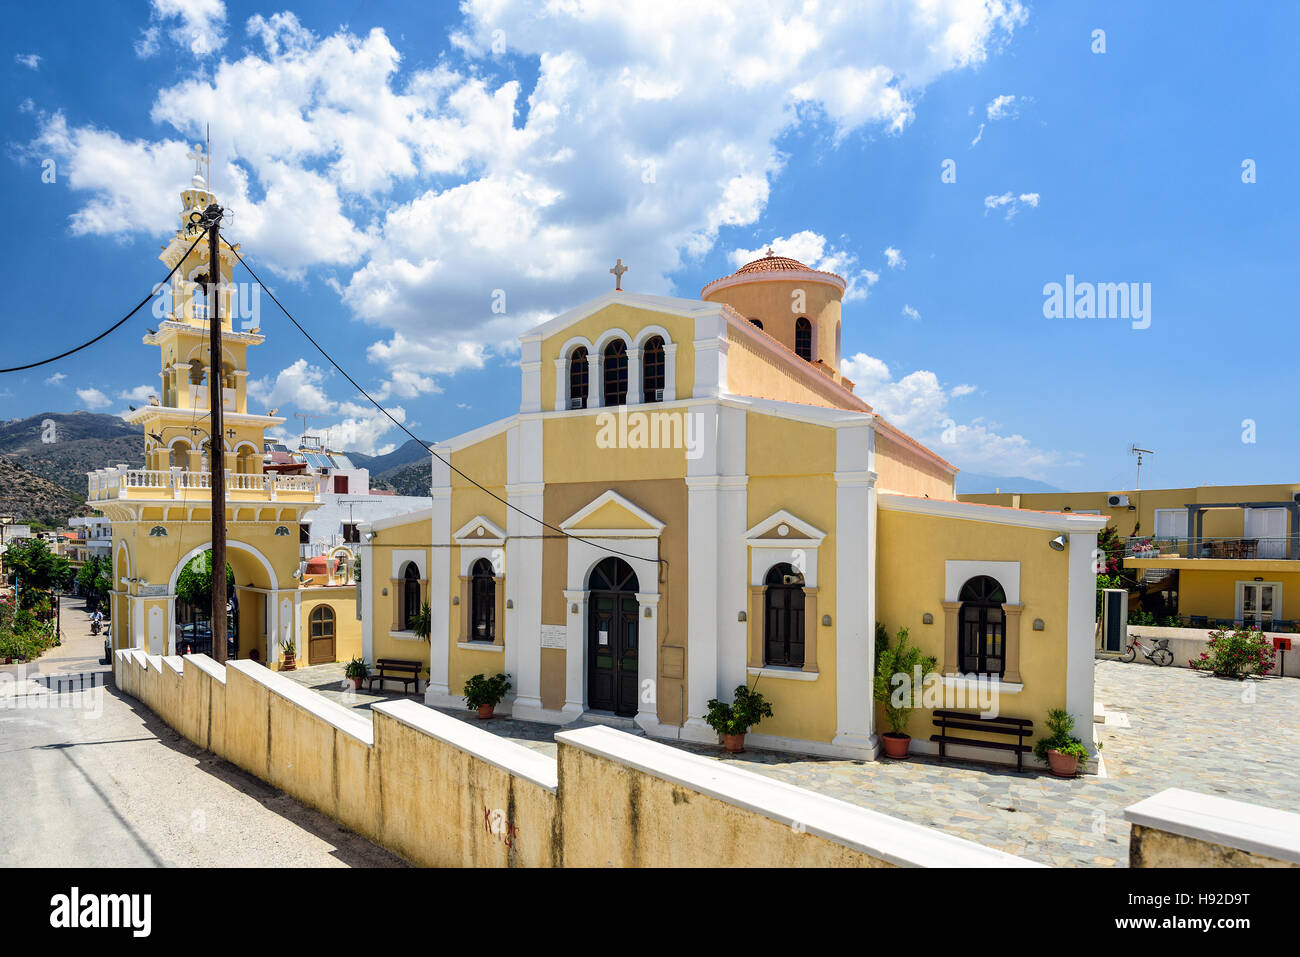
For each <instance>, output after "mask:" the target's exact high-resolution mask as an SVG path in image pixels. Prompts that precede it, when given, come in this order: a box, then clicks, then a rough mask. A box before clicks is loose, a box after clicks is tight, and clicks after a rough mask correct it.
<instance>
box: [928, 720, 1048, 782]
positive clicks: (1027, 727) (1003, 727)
mask: <svg viewBox="0 0 1300 957" xmlns="http://www.w3.org/2000/svg"><path fill="white" fill-rule="evenodd" d="M934 723H935V724H936V725H938V727H939V733H938V734H932V735H930V740H931V741H937V742H938V743H939V760H940V761H942V760H943V759H944V758H945V757H947V746H948V745H950V744H964V745H966V746H967V747H972V748H992V749H994V750H997V751H1014V752H1015V753H1016V770H1017V771H1023V770H1024V766H1023V764H1022V763H1021V762H1022V759H1023V757H1024V755H1025V754H1027V753H1028V752H1030V751H1032V750H1033V748H1032V747H1031V746H1029V745H1027V744H1025V738H1026V737H1027V736H1029V735H1032V734H1033V733H1034V722H1032V721H1030V720H1029V719H1028V718H1007V717H997V718H982V717H980V716H979V714H975V713H971V712H968V711H936V712H934ZM949 730H953V731H984V732H991V733H993V734H1005V735H1012V736H1014V737H1015V738H1016V743H1015V744H1012V743H1011V742H1010V741H983V740H981V739H979V738H958V737H954V736H953V735H951V734H949V733H948V732H949Z"/></svg>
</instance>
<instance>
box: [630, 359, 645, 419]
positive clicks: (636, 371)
mask: <svg viewBox="0 0 1300 957" xmlns="http://www.w3.org/2000/svg"><path fill="white" fill-rule="evenodd" d="M641 371H642V367H641V350H640V349H639V348H636V347H630V348H629V349H628V350H627V403H626V404H627V405H635V404H636V403H638V402H644V401H645V396H643V395H642V394H641Z"/></svg>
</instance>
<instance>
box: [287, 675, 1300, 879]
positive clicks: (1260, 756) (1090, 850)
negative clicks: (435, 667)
mask: <svg viewBox="0 0 1300 957" xmlns="http://www.w3.org/2000/svg"><path fill="white" fill-rule="evenodd" d="M329 669H335V670H336V671H337V675H336V676H335V675H333V672H331V671H330V670H329ZM342 674H343V666H342V665H324V666H317V667H314V668H308V669H303V670H301V671H298V672H291V673H290V675H289V676H290V677H293V678H295V680H298V681H301V682H302V683H303V684H306V685H307V686H308V687H315V688H316V689H317V690H319V691H321V692H322V693H324V694H326V695H327V696H329V697H332V698H335V699H336V700H340V701H342V702H343V703H345V704H350V705H351V706H353V707H362V708H368V707H369V706H370V704H372V703H373V702H374V701H377V700H384V699H385V698H395V697H401V696H400V695H397V694H388V695H382V696H381V695H367V694H364V693H361V694H356V695H353V696H352V697H351V698H349V696H348V694H346V693H344V692H342V691H340V690H339V684H340V682H341V680H342ZM331 680H332V684H333V687H332V688H331V687H329V684H330V682H331ZM1096 698H1097V700H1098V701H1099V702H1100V703H1102V704H1103V705H1104V706H1105V709H1106V710H1107V711H1108V712H1123V713H1126V714H1127V715H1128V718H1129V727H1121V726H1118V725H1105V726H1102V725H1098V726H1097V731H1098V737H1099V738H1100V740H1101V741H1102V742H1103V744H1104V745H1105V747H1104V750H1103V751H1102V755H1103V759H1104V763H1105V770H1106V774H1107V776H1106V777H1099V776H1095V775H1090V776H1086V777H1080V778H1074V779H1071V780H1064V779H1060V778H1055V777H1052V776H1051V775H1049V774H1047V773H1045V772H1044V773H1039V772H1036V771H1026V772H1024V773H1017V772H1016V771H1015V770H1014V769H1006V768H1003V767H1001V766H997V765H984V764H975V763H966V762H955V761H949V762H947V763H945V764H939V763H938V761H937V760H934V759H930V758H921V757H912V758H910V759H909V760H907V761H897V762H896V761H888V760H885V759H882V760H880V761H874V762H871V761H849V760H839V759H830V758H817V757H810V756H805V755H796V754H786V753H781V752H774V751H758V750H749V751H746V752H745V753H744V754H740V755H734V756H733V755H727V754H726V753H725V752H723V751H722V749H721V748H716V747H706V746H699V745H691V744H685V743H683V744H680V745H677V746H678V747H682V748H683V749H685V750H688V751H691V752H694V753H696V754H703V755H705V756H707V757H710V758H715V759H717V760H722V761H736V762H739V763H740V764H742V765H743V766H744V767H745V768H747V769H748V770H750V771H754V772H756V773H758V774H765V775H768V776H771V777H774V778H778V779H780V780H783V781H788V782H790V783H792V784H797V785H799V786H801V787H807V788H812V789H815V790H817V791H820V792H822V793H823V794H827V795H829V796H831V797H835V798H839V799H840V800H843V801H848V802H849V803H851V804H859V805H862V806H863V807H868V808H872V809H874V810H877V811H882V812H884V813H887V814H891V815H894V816H895V817H899V818H903V819H904V820H908V821H914V822H915V823H917V824H924V825H928V826H930V827H936V828H938V829H940V830H942V831H946V832H948V833H950V834H955V835H957V836H959V837H964V838H967V839H968V840H972V841H975V842H977V843H980V844H984V845H986V846H989V847H995V848H998V849H1000V850H1004V851H1007V852H1009V853H1012V854H1020V855H1023V856H1025V857H1028V858H1031V859H1033V860H1037V861H1042V862H1044V863H1047V864H1055V865H1060V866H1071V867H1078V866H1103V867H1115V866H1120V867H1123V866H1127V864H1128V834H1129V826H1128V824H1127V822H1126V821H1125V820H1124V816H1123V809H1124V808H1126V807H1128V806H1129V805H1132V804H1135V803H1136V802H1138V801H1140V800H1142V799H1143V798H1146V797H1150V796H1151V795H1153V794H1155V793H1157V792H1158V791H1161V790H1163V789H1165V788H1169V787H1181V788H1187V789H1188V790H1192V791H1199V792H1201V793H1205V794H1218V795H1222V796H1224V797H1230V798H1234V799H1237V800H1242V801H1249V802H1253V803H1257V804H1261V805H1265V806H1268V807H1275V808H1280V809H1284V810H1294V808H1295V805H1296V801H1297V799H1300V722H1297V715H1300V681H1297V680H1295V679H1290V678H1286V679H1279V678H1269V679H1265V680H1262V681H1246V682H1236V681H1226V680H1222V679H1218V678H1214V677H1211V676H1209V675H1203V674H1200V673H1198V672H1194V671H1188V670H1186V669H1182V668H1151V667H1144V666H1142V665H1137V664H1125V663H1123V662H1118V661H1098V662H1097V680H1096ZM417 700H419V699H418V698H417ZM446 713H447V714H452V715H454V716H455V717H458V718H460V719H462V720H465V721H474V722H475V723H477V724H479V726H480V727H483V728H485V729H487V730H489V731H492V732H493V733H494V734H499V735H501V736H503V737H506V738H509V739H511V740H514V741H516V742H518V743H519V744H522V745H524V746H525V747H529V748H533V749H534V750H537V751H541V752H543V753H546V754H550V755H554V754H555V742H554V737H553V736H554V734H555V732H556V730H558V729H557V728H555V727H554V726H552V725H543V724H536V723H532V722H524V721H515V720H512V719H509V718H494V719H492V720H490V721H485V722H479V721H478V720H477V719H476V718H475V717H474V716H473V715H472V714H471V713H470V712H469V711H468V710H465V711H447V712H446ZM1010 713H1014V711H1013V710H1012V711H1011V712H1010ZM578 726H580V725H576V724H575V725H569V727H571V728H572V727H578ZM914 730H915V731H916V732H917V733H918V734H919V733H920V729H919V728H918V729H914ZM656 740H660V739H656ZM665 743H669V744H671V743H672V742H671V741H666V742H665Z"/></svg>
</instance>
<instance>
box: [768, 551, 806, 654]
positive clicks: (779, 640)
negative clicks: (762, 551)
mask: <svg viewBox="0 0 1300 957" xmlns="http://www.w3.org/2000/svg"><path fill="white" fill-rule="evenodd" d="M803 584H804V582H803V575H801V574H799V573H798V572H796V571H795V570H794V567H793V566H792V565H790V563H789V562H782V563H780V564H779V565H773V566H772V568H771V570H770V571H769V572H768V573H767V577H766V578H765V579H764V580H763V585H764V588H763V658H764V663H765V664H769V665H777V666H780V667H786V668H802V667H803V651H804V640H803V639H804V635H803V612H804V608H803V603H804V593H803Z"/></svg>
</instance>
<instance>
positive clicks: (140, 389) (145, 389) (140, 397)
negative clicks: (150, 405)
mask: <svg viewBox="0 0 1300 957" xmlns="http://www.w3.org/2000/svg"><path fill="white" fill-rule="evenodd" d="M157 394H158V387H157V386H152V385H138V386H136V387H135V388H134V389H123V390H122V391H121V392H119V393H118V394H117V397H118V398H119V399H125V400H126V401H127V402H138V403H140V404H141V405H143V404H144V403H146V402H148V401H149V396H151V395H157Z"/></svg>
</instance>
